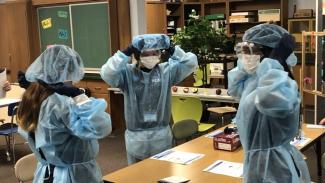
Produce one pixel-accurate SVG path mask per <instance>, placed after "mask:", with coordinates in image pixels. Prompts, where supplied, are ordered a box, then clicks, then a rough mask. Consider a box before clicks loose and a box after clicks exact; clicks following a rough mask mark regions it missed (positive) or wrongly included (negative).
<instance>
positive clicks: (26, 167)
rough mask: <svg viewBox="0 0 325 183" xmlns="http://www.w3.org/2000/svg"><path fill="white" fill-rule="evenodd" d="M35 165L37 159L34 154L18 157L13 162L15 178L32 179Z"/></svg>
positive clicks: (20, 179) (21, 179) (24, 180)
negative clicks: (15, 161) (14, 162)
mask: <svg viewBox="0 0 325 183" xmlns="http://www.w3.org/2000/svg"><path fill="white" fill-rule="evenodd" d="M36 167H37V159H36V157H35V155H34V154H28V155H26V156H24V157H22V158H20V159H19V160H18V161H17V163H16V164H15V175H16V178H17V179H18V180H19V181H22V182H26V181H31V180H33V177H34V172H35V170H36Z"/></svg>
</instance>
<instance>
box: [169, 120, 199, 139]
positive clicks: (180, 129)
mask: <svg viewBox="0 0 325 183" xmlns="http://www.w3.org/2000/svg"><path fill="white" fill-rule="evenodd" d="M198 129H199V125H198V123H197V122H196V121H195V120H192V119H188V120H182V121H178V122H177V123H174V124H173V126H172V132H173V136H174V138H175V139H176V140H181V139H186V138H189V137H192V136H193V135H194V134H196V133H197V132H198Z"/></svg>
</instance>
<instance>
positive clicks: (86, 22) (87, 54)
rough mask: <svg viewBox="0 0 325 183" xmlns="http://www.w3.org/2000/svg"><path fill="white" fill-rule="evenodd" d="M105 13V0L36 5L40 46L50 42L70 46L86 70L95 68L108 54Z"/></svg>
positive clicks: (43, 48)
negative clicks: (45, 5) (63, 4)
mask: <svg viewBox="0 0 325 183" xmlns="http://www.w3.org/2000/svg"><path fill="white" fill-rule="evenodd" d="M108 15H109V13H108V3H107V2H99V3H84V4H71V5H67V6H56V7H42V8H38V17H39V29H40V40H41V49H42V50H45V49H46V46H47V45H50V44H64V45H67V46H70V47H71V48H73V49H74V50H76V51H77V52H78V53H79V54H80V56H81V57H82V59H83V61H84V65H85V67H86V70H87V69H88V70H91V69H99V68H100V67H101V66H102V65H103V64H104V63H105V62H106V61H107V59H108V58H109V57H110V44H109V43H110V34H109V16H108ZM49 19H51V26H49V25H48V21H49ZM42 22H43V23H42Z"/></svg>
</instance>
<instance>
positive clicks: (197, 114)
mask: <svg viewBox="0 0 325 183" xmlns="http://www.w3.org/2000/svg"><path fill="white" fill-rule="evenodd" d="M202 111H203V106H202V103H201V100H200V99H199V98H196V97H177V96H173V97H172V116H173V120H174V123H177V122H178V121H182V120H187V119H192V120H195V121H196V122H197V123H199V122H200V119H201V116H202Z"/></svg>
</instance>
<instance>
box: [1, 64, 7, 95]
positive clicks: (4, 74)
mask: <svg viewBox="0 0 325 183" xmlns="http://www.w3.org/2000/svg"><path fill="white" fill-rule="evenodd" d="M6 81H7V72H6V69H5V70H4V71H3V72H1V73H0V98H4V97H6V91H5V90H4V89H3V85H4V84H5V83H6Z"/></svg>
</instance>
